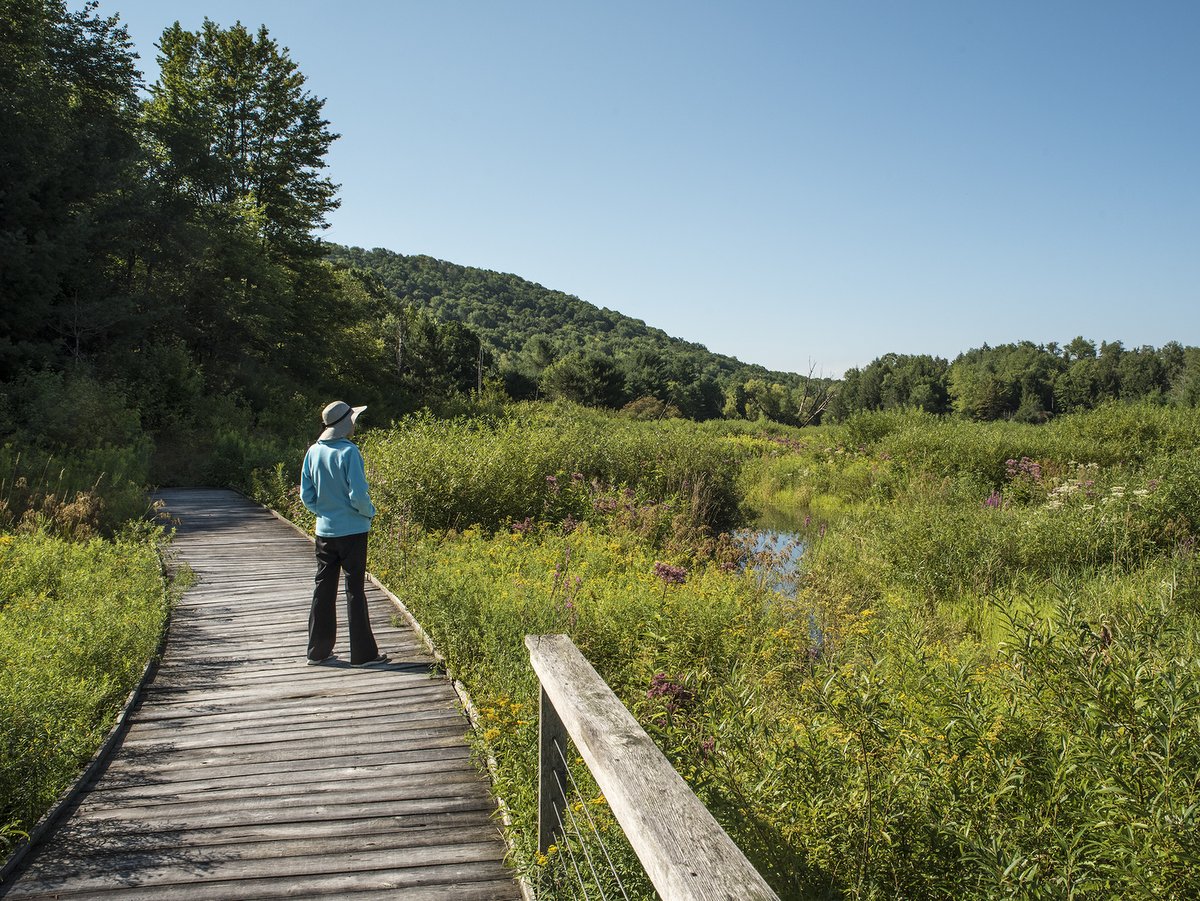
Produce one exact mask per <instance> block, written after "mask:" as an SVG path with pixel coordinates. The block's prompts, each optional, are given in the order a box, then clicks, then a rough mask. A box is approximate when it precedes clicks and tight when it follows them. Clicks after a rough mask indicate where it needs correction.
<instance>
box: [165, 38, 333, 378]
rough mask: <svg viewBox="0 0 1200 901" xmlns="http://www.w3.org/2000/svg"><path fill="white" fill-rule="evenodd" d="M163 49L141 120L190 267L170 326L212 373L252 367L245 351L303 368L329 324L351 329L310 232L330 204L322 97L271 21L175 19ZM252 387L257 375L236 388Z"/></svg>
mask: <svg viewBox="0 0 1200 901" xmlns="http://www.w3.org/2000/svg"><path fill="white" fill-rule="evenodd" d="M158 47H159V51H160V52H159V56H158V62H159V66H160V68H161V75H160V77H159V79H158V81H157V82H156V83H155V84H154V85H153V86H152V87H151V97H150V99H149V100H148V101H147V102H146V104H145V107H144V110H143V121H144V125H145V130H146V133H147V137H148V141H149V143H150V154H151V160H152V166H151V176H152V177H153V179H154V181H155V183H156V184H157V186H158V189H159V192H160V194H161V196H162V197H163V204H164V206H167V207H170V208H172V209H173V210H174V220H175V221H176V222H177V223H178V225H177V229H178V232H177V235H176V236H175V238H174V241H173V242H172V243H173V245H174V247H175V248H176V249H177V253H176V258H177V259H179V260H181V261H182V266H183V269H182V271H184V272H185V273H186V278H185V279H184V280H182V281H181V282H180V283H179V284H178V292H177V293H176V294H175V298H176V300H175V303H176V305H177V306H176V316H175V317H174V319H173V327H174V329H175V332H176V334H178V335H180V336H181V337H183V338H184V339H185V340H186V341H187V343H188V345H189V346H190V347H191V348H192V349H193V350H194V351H195V352H196V353H197V354H198V356H199V358H200V360H201V362H202V363H204V364H205V365H206V368H207V369H208V371H210V372H216V371H229V372H238V371H245V372H252V370H253V367H245V366H243V365H242V364H243V362H244V361H245V360H246V359H247V358H249V359H251V360H254V361H257V362H258V364H266V366H265V371H267V372H271V373H273V374H278V373H280V372H286V371H288V370H292V371H293V372H294V374H296V375H300V376H301V377H304V375H305V373H306V372H307V373H309V374H311V367H312V366H313V365H314V364H313V361H314V360H317V359H320V358H321V356H322V353H323V348H327V342H326V341H325V340H324V339H327V338H328V336H329V332H330V330H331V329H338V328H343V329H344V328H346V327H348V326H347V324H346V323H344V322H338V321H337V316H336V315H335V313H334V312H333V311H332V309H331V306H332V305H331V304H330V303H329V302H328V294H327V293H326V292H327V291H328V290H329V276H328V273H327V272H325V271H322V270H323V268H324V264H323V263H322V262H320V260H319V257H320V256H321V255H322V253H323V248H322V246H321V244H320V242H319V241H318V240H317V237H316V234H315V233H316V232H317V231H319V230H320V229H322V228H324V227H325V225H326V219H325V217H326V215H327V214H328V213H329V212H330V211H331V210H333V209H334V208H335V207H336V206H337V199H336V197H335V194H336V190H337V186H336V185H334V184H333V183H332V182H331V181H330V180H329V179H328V178H326V177H325V176H324V175H323V174H322V173H323V170H324V168H325V154H326V153H327V151H328V150H329V147H330V145H331V144H332V142H333V141H334V140H335V139H336V138H337V135H335V134H334V133H333V132H331V131H330V130H329V127H328V126H329V123H328V122H327V121H326V120H325V119H324V118H322V109H323V107H324V101H323V100H321V99H319V98H316V97H314V96H312V95H311V94H310V93H308V92H307V91H306V90H305V87H304V85H305V79H304V76H303V75H302V74H301V73H300V71H299V70H298V69H297V67H296V64H295V63H294V62H292V60H291V59H290V58H289V57H288V51H287V49H286V48H281V47H280V46H279V45H278V44H277V43H276V42H275V41H274V40H273V39H272V38H271V37H270V35H269V34H268V32H267V29H266V28H265V27H261V28H259V29H258V31H257V32H253V33H252V32H250V31H249V30H248V29H246V28H245V27H244V26H243V25H242V24H241V23H237V24H235V25H233V26H232V27H230V28H221V27H220V26H219V25H217V24H216V23H214V22H212V21H211V20H208V19H206V20H205V21H204V24H203V26H202V27H201V28H200V29H199V30H197V31H194V32H193V31H188V30H186V29H184V28H182V27H181V26H180V25H179V23H178V22H176V23H175V24H174V25H172V26H171V27H169V28H167V29H166V31H164V32H163V35H162V38H161V40H160V42H159V45H158ZM179 251H181V252H179ZM213 364H218V365H213ZM231 364H232V365H231ZM243 381H244V380H243ZM260 385H261V376H259V375H253V376H251V377H250V381H249V383H247V384H246V385H244V386H243V387H245V389H246V390H247V391H250V390H255V389H257V388H258V387H259V386H260Z"/></svg>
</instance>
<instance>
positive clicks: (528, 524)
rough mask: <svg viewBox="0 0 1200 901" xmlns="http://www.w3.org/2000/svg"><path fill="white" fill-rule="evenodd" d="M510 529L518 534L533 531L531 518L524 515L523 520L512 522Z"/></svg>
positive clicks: (526, 533)
mask: <svg viewBox="0 0 1200 901" xmlns="http://www.w3.org/2000/svg"><path fill="white" fill-rule="evenodd" d="M512 530H513V531H514V532H516V533H517V534H518V535H528V534H529V533H530V532H532V531H533V519H531V518H530V517H528V516H526V517H525V521H524V522H514V523H513V524H512Z"/></svg>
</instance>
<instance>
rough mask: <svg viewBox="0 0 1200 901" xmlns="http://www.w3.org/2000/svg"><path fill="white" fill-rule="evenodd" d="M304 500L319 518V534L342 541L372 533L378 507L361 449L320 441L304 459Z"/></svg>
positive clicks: (336, 441)
mask: <svg viewBox="0 0 1200 901" xmlns="http://www.w3.org/2000/svg"><path fill="white" fill-rule="evenodd" d="M300 499H301V500H302V501H304V506H306V507H307V508H308V509H309V510H310V511H311V512H313V513H315V514H317V534H318V535H320V536H321V537H322V538H340V537H341V536H343V535H360V534H362V533H363V532H369V531H371V519H372V517H374V516H375V505H374V504H372V503H371V495H370V493H369V492H368V491H367V476H366V473H365V472H364V471H363V458H362V454H361V453H359V450H358V445H356V444H355V443H354V442H353V441H350V440H349V439H348V438H334V439H333V440H331V441H318V442H317V443H316V444H314V445H313V446H312V447H310V448H309V449H308V453H307V454H305V455H304V466H303V467H302V468H301V470H300Z"/></svg>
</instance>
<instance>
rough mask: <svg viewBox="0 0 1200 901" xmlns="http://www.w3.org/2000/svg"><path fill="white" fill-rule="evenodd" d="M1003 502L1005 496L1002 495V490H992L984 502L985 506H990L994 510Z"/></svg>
mask: <svg viewBox="0 0 1200 901" xmlns="http://www.w3.org/2000/svg"><path fill="white" fill-rule="evenodd" d="M1003 502H1004V501H1003V498H1001V497H1000V492H999V491H992V493H991V494H989V495H988V496H987V499H986V500H985V501H984V502H983V506H985V507H990V508H992V509H993V510H998V509H999V508H1000V505H1001V504H1002V503H1003Z"/></svg>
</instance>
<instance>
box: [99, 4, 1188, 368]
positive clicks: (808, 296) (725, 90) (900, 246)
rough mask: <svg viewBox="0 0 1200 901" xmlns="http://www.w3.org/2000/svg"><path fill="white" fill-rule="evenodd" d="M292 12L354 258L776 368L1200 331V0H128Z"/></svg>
mask: <svg viewBox="0 0 1200 901" xmlns="http://www.w3.org/2000/svg"><path fill="white" fill-rule="evenodd" d="M101 11H102V12H105V13H111V12H117V13H119V14H120V15H121V18H122V20H123V21H124V22H125V23H126V24H127V26H128V28H129V31H130V34H131V36H132V38H133V39H134V41H135V43H136V46H137V48H138V50H139V52H140V54H141V57H142V69H143V72H144V73H145V75H146V77H147V79H148V80H153V78H154V77H156V75H157V66H156V64H155V62H154V57H155V50H154V46H153V45H154V43H155V42H156V41H157V39H158V36H159V35H160V34H161V32H162V29H163V28H164V27H165V26H166V25H168V24H170V23H171V22H173V21H175V20H176V19H178V20H179V21H181V22H182V23H183V25H184V26H185V27H189V28H195V27H197V26H198V25H199V24H200V22H201V21H202V19H203V17H204V16H205V15H207V16H208V17H209V18H211V19H213V20H214V21H216V22H218V23H220V24H222V25H230V24H232V23H233V22H235V21H237V20H239V19H240V20H241V21H242V23H243V24H245V25H247V26H251V27H256V26H258V25H260V24H265V25H266V26H267V27H268V29H269V30H270V32H271V34H272V36H273V37H275V38H276V39H277V40H278V41H279V42H280V43H281V44H283V45H285V46H287V47H288V48H290V51H291V56H292V58H293V59H294V60H295V61H296V62H297V64H298V65H299V66H300V69H301V71H302V72H304V74H305V75H306V76H307V78H308V88H309V90H310V91H311V92H312V93H313V94H315V95H316V96H319V97H323V98H326V105H325V112H326V116H327V118H328V119H329V120H330V121H331V122H332V127H333V129H334V130H335V131H337V132H339V133H340V134H341V135H342V138H341V139H340V140H339V141H337V142H336V144H335V145H334V148H333V150H332V152H331V153H330V156H329V164H330V175H331V177H332V178H333V180H334V181H335V182H337V183H339V184H340V185H341V186H342V187H341V194H340V196H341V201H342V205H341V208H340V209H339V210H338V211H337V212H336V213H334V214H333V216H332V217H331V224H332V227H331V228H330V229H329V230H328V231H327V232H326V233H325V237H326V238H327V239H329V240H331V241H337V242H340V243H344V244H352V245H359V246H363V247H386V248H388V249H389V250H394V251H397V252H399V253H406V254H415V253H424V254H429V255H431V256H435V257H439V258H441V259H445V260H450V261H452V262H455V263H461V264H464V265H471V266H481V267H484V268H487V269H496V270H499V271H502V272H513V273H516V274H517V275H520V276H522V277H524V278H528V279H531V280H533V281H536V282H540V283H541V284H543V285H546V286H547V287H550V288H555V289H559V290H562V291H566V292H568V293H570V294H575V295H578V296H579V297H581V298H583V299H584V300H587V301H590V302H592V303H594V304H597V305H598V306H605V307H610V308H612V309H615V310H619V311H620V312H622V313H625V314H627V315H630V316H635V317H637V318H640V319H644V320H645V321H646V322H648V323H649V324H651V325H653V326H657V327H659V328H662V329H664V330H666V331H667V332H669V333H670V334H672V335H676V336H678V337H681V338H686V339H688V340H692V341H699V342H701V343H703V344H706V345H707V346H708V347H709V348H710V349H711V350H714V351H718V352H721V353H728V354H732V355H735V356H737V357H739V358H741V359H742V360H745V361H747V362H754V363H761V364H763V365H766V366H768V367H771V368H774V369H782V370H790V371H807V370H808V368H809V366H810V364H811V365H813V366H815V367H816V369H817V370H818V371H820V372H823V373H824V374H826V375H840V374H841V372H842V371H843V370H844V369H845V368H847V367H849V366H861V365H865V364H866V363H868V362H870V361H871V360H872V359H874V358H875V357H877V356H879V355H881V354H884V353H887V352H889V351H896V352H901V353H932V354H936V355H939V356H944V357H948V358H951V359H952V358H953V357H954V356H955V355H957V354H958V353H959V352H961V351H963V350H967V349H968V348H970V347H977V346H979V345H980V344H982V343H984V342H987V343H989V344H999V343H1002V342H1006V341H1016V340H1020V339H1030V340H1033V341H1036V342H1048V341H1059V342H1066V341H1068V340H1070V339H1071V338H1072V337H1074V336H1075V335H1077V334H1083V335H1085V336H1086V337H1089V338H1093V339H1096V340H1100V339H1107V340H1122V341H1124V342H1125V344H1126V346H1137V345H1141V344H1153V345H1155V346H1160V345H1161V344H1163V343H1165V342H1166V341H1169V340H1179V341H1182V342H1183V343H1185V344H1200V52H1198V51H1197V48H1198V47H1200V3H1197V2H1193V0H1179V2H1168V0H1163V2H1149V3H1138V2H1133V0H1130V2H1122V3H1115V2H1105V0H1086V2H1054V3H1045V2H1011V3H983V2H972V0H948V2H903V3H894V2H884V0H878V2H873V3H860V2H845V0H838V2H834V0H825V2H800V0H797V2H732V0H730V2H722V3H712V2H704V0H687V2H676V0H654V2H649V3H648V2H645V0H640V2H627V0H597V2H578V3H576V2H563V0H553V2H523V0H513V2H509V3H497V2H495V0H453V2H440V0H425V2H374V0H372V2H368V0H343V2H333V3H331V2H329V0H321V2H314V0H257V2H256V0H242V2H230V0H186V2H184V0H102V3H101Z"/></svg>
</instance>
